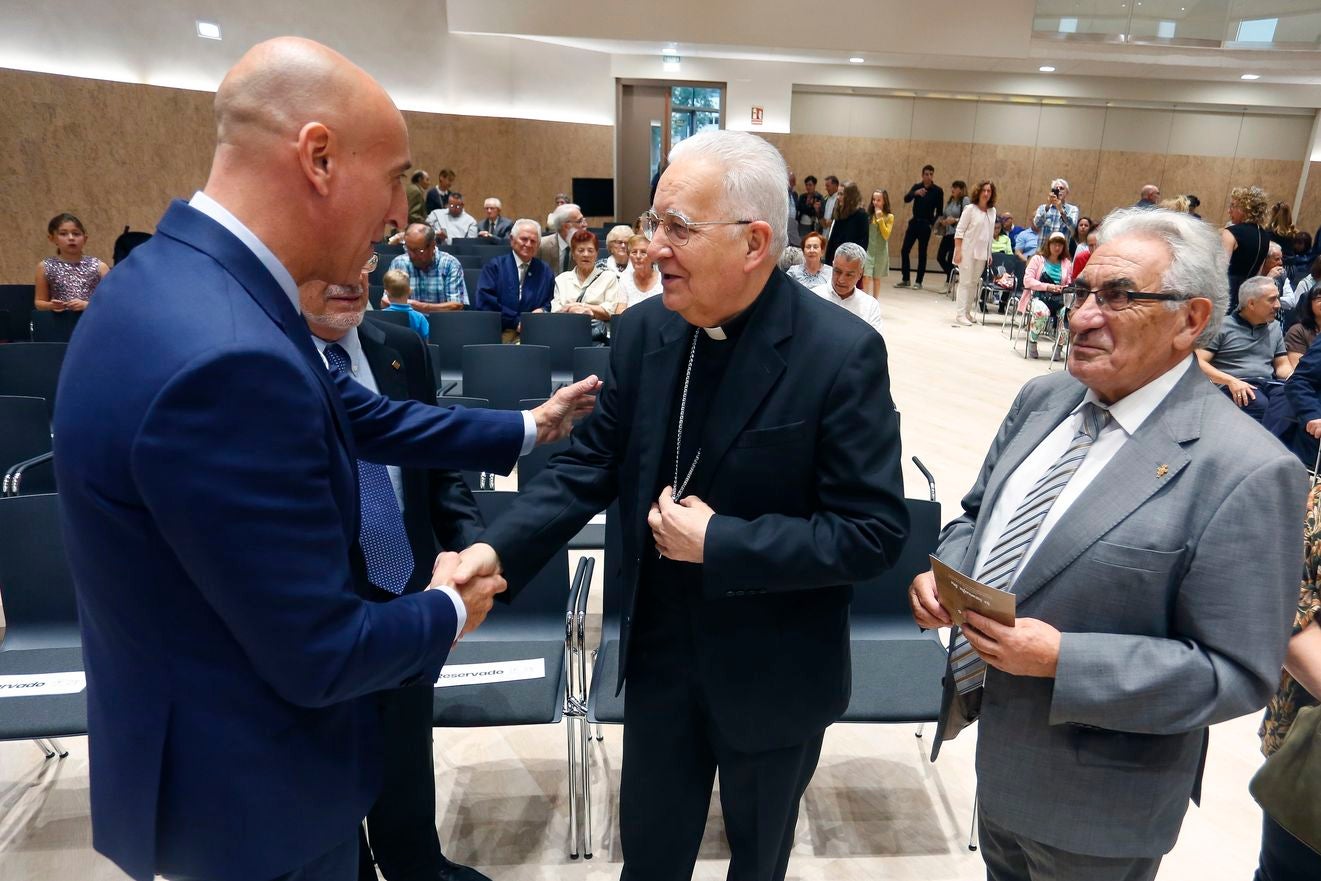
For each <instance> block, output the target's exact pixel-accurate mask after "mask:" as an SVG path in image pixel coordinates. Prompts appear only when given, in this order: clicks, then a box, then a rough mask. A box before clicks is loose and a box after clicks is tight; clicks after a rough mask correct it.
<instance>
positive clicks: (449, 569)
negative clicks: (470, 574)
mask: <svg viewBox="0 0 1321 881" xmlns="http://www.w3.org/2000/svg"><path fill="white" fill-rule="evenodd" d="M458 568H459V555H458V554H456V553H454V551H445V552H444V553H442V554H438V555H437V556H436V562H435V563H433V564H432V565H431V583H430V584H428V585H427V590H431V589H432V588H434V587H445V586H447V585H448V586H449V587H453V586H454V572H455V571H456V570H457V569H458Z"/></svg>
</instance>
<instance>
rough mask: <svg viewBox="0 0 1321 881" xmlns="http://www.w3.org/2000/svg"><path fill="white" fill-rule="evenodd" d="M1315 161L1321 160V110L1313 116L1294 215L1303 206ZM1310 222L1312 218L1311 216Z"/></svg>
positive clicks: (1294, 202)
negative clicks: (1309, 174) (1309, 176)
mask: <svg viewBox="0 0 1321 881" xmlns="http://www.w3.org/2000/svg"><path fill="white" fill-rule="evenodd" d="M1313 162H1321V110H1318V111H1317V112H1316V115H1315V116H1314V117H1313V118H1312V137H1311V138H1309V139H1308V141H1307V154H1306V155H1305V156H1303V173H1302V175H1301V176H1300V177H1299V179H1298V195H1296V196H1294V199H1293V216H1294V217H1295V218H1297V217H1298V212H1299V211H1301V210H1302V208H1303V193H1305V192H1306V191H1307V176H1308V172H1309V171H1311V169H1312V163H1313ZM1308 222H1309V223H1310V222H1311V219H1310V218H1309V221H1308Z"/></svg>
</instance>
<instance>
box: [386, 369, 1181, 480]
mask: <svg viewBox="0 0 1321 881" xmlns="http://www.w3.org/2000/svg"><path fill="white" fill-rule="evenodd" d="M390 366H391V367H393V368H394V369H395V370H398V369H399V368H400V367H403V366H404V365H402V364H400V363H399V362H398V361H391V362H390ZM1160 467H1162V468H1164V467H1165V466H1164V465H1162V466H1160ZM1162 476H1164V475H1162Z"/></svg>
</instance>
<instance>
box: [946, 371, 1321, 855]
mask: <svg viewBox="0 0 1321 881" xmlns="http://www.w3.org/2000/svg"><path fill="white" fill-rule="evenodd" d="M1085 392H1086V389H1085V388H1084V387H1083V386H1082V384H1081V383H1079V382H1078V381H1077V380H1075V379H1074V378H1073V377H1071V376H1069V375H1068V374H1064V373H1060V374H1053V375H1050V376H1045V377H1042V378H1040V379H1035V380H1032V381H1031V382H1029V383H1028V384H1027V385H1026V386H1024V387H1023V389H1022V391H1021V392H1019V395H1018V398H1017V400H1015V401H1014V405H1013V407H1012V409H1010V411H1009V415H1008V416H1007V417H1006V418H1005V420H1004V423H1003V424H1002V425H1001V426H1000V431H999V433H998V434H997V435H996V437H995V441H994V442H993V443H992V444H991V449H990V452H989V453H988V454H987V457H986V461H985V463H984V464H983V466H982V471H981V474H980V475H979V476H978V479H977V483H976V485H975V486H974V487H973V488H972V491H971V492H969V493H968V495H967V497H966V498H964V500H963V509H964V514H963V516H962V517H959V518H958V519H957V520H955V521H953V522H952V523H950V524H949V525H948V526H946V527H945V530H944V532H943V533H942V534H941V541H940V549H939V551H938V556H939V557H940V558H941V559H942V560H943V561H944V562H946V563H948V564H949V565H951V566H954V567H955V568H957V569H959V570H960V571H963V572H970V571H971V570H972V568H973V565H974V563H975V561H976V556H977V551H976V549H977V546H978V543H979V542H980V540H981V537H982V536H981V531H982V530H981V525H982V518H981V516H980V515H981V513H982V512H983V511H985V512H987V515H988V518H989V513H990V511H991V510H992V508H993V506H994V504H995V501H996V498H997V496H998V494H999V492H1000V490H1001V488H1002V487H1003V486H1004V483H1005V479H1006V478H1007V477H1008V476H1009V475H1010V474H1011V473H1012V472H1013V471H1014V469H1016V468H1017V467H1018V466H1019V465H1020V464H1021V463H1022V462H1023V460H1024V459H1025V458H1026V457H1027V456H1028V454H1029V453H1030V452H1031V451H1032V450H1033V449H1034V448H1035V447H1036V446H1037V444H1039V443H1040V442H1041V441H1042V440H1043V439H1044V438H1045V437H1046V435H1047V434H1049V433H1050V432H1051V431H1052V430H1053V429H1054V428H1055V427H1056V426H1058V425H1059V424H1060V423H1061V422H1062V421H1063V420H1064V419H1065V418H1066V417H1067V416H1068V414H1069V413H1070V412H1071V411H1072V410H1073V409H1074V408H1075V407H1076V406H1077V405H1078V403H1079V402H1080V401H1081V400H1082V398H1083V395H1084V393H1085ZM1306 493H1307V476H1306V473H1305V472H1304V470H1303V468H1302V466H1301V465H1300V464H1299V461H1298V459H1297V458H1296V457H1294V456H1293V455H1291V454H1290V453H1289V452H1288V451H1286V450H1285V448H1284V447H1283V446H1281V445H1280V444H1279V443H1278V442H1277V441H1276V440H1275V438H1273V437H1271V436H1270V435H1269V434H1268V433H1267V432H1266V431H1265V430H1263V429H1262V428H1261V426H1260V425H1259V424H1258V423H1256V422H1255V421H1253V420H1252V419H1251V418H1249V417H1247V416H1245V415H1244V414H1243V413H1241V412H1239V410H1238V408H1237V407H1235V406H1234V404H1233V403H1232V402H1231V401H1230V400H1229V399H1228V398H1226V397H1225V396H1224V395H1222V394H1220V393H1219V392H1218V391H1217V390H1216V389H1215V387H1214V386H1212V385H1211V383H1210V382H1208V381H1207V379H1206V377H1205V376H1204V375H1203V374H1202V372H1201V371H1200V370H1198V369H1197V367H1196V365H1194V366H1193V367H1192V368H1191V369H1190V370H1188V372H1187V373H1186V374H1185V375H1184V376H1183V378H1182V379H1181V380H1180V381H1179V383H1178V384H1177V385H1176V386H1175V387H1174V389H1173V390H1172V391H1171V392H1170V394H1169V396H1168V397H1166V399H1165V400H1164V401H1163V402H1162V403H1161V404H1160V405H1159V406H1158V407H1157V408H1156V410H1155V411H1154V412H1153V413H1152V414H1151V416H1149V417H1148V418H1147V420H1146V421H1145V422H1144V423H1143V424H1142V427H1141V428H1139V429H1138V431H1137V433H1136V434H1134V436H1133V437H1131V438H1130V439H1129V440H1128V441H1127V443H1125V444H1124V445H1123V446H1122V447H1121V448H1120V449H1119V451H1118V452H1117V453H1116V454H1115V456H1114V458H1113V459H1111V460H1110V462H1109V463H1107V464H1106V466H1105V468H1104V469H1103V470H1102V471H1101V473H1100V474H1098V475H1097V477H1096V479H1095V480H1094V481H1093V482H1092V483H1091V484H1090V485H1089V486H1088V487H1087V488H1086V490H1084V491H1083V494H1082V495H1081V496H1080V497H1079V498H1078V500H1077V501H1076V502H1074V504H1073V505H1072V506H1071V507H1070V508H1069V510H1068V511H1067V512H1066V513H1065V514H1064V516H1063V517H1062V518H1061V519H1060V521H1059V522H1058V523H1057V524H1056V525H1055V527H1054V528H1053V529H1052V530H1051V532H1050V533H1049V534H1048V535H1047V537H1046V538H1045V540H1044V542H1043V543H1042V545H1041V547H1040V548H1038V549H1037V552H1036V553H1035V554H1034V555H1033V556H1032V558H1031V559H1030V560H1029V561H1028V563H1027V565H1026V566H1025V567H1024V568H1023V571H1022V572H1021V573H1020V574H1019V577H1018V580H1017V582H1016V584H1015V589H1014V592H1015V594H1016V595H1017V597H1018V610H1019V612H1018V613H1019V615H1020V616H1021V617H1032V618H1039V619H1041V620H1043V621H1046V622H1047V623H1049V624H1051V625H1053V626H1055V627H1057V628H1059V629H1060V630H1061V631H1062V632H1063V637H1062V640H1061V644H1060V657H1059V665H1058V670H1057V674H1056V677H1055V679H1053V680H1052V679H1042V678H1033V677H1022V676H1011V675H1009V674H1006V673H1002V672H1000V671H999V670H996V669H994V668H989V669H988V671H987V678H986V688H985V690H984V693H983V694H982V702H981V717H980V721H981V726H980V730H979V732H978V736H977V778H978V797H979V800H980V804H981V809H982V811H983V812H984V814H985V816H986V817H987V819H989V820H991V821H992V822H994V823H997V824H998V825H1000V826H1002V827H1004V828H1005V829H1008V830H1009V831H1011V832H1014V833H1017V834H1019V835H1022V836H1025V837H1028V838H1031V839H1033V840H1036V841H1040V842H1043V843H1045V844H1048V845H1051V846H1054V847H1058V848H1062V849H1064V850H1068V851H1072V852H1074V853H1081V854H1092V855H1096V856H1109V857H1142V856H1146V857H1152V856H1159V855H1161V854H1164V853H1167V852H1168V851H1169V850H1170V848H1172V847H1173V846H1174V842H1175V839H1176V838H1177V837H1178V833H1179V826H1180V825H1181V824H1182V822H1183V816H1184V813H1185V812H1186V810H1187V806H1188V800H1189V797H1190V796H1191V795H1192V794H1193V792H1194V790H1195V789H1196V788H1197V785H1198V783H1199V781H1200V771H1201V761H1202V758H1203V754H1204V753H1203V750H1204V746H1205V742H1206V737H1207V733H1208V732H1207V726H1209V725H1212V724H1215V723H1216V722H1221V721H1223V720H1225V719H1232V718H1234V717H1236V716H1241V715H1243V714H1245V713H1249V712H1252V711H1254V710H1257V709H1259V708H1260V707H1262V706H1263V705H1264V704H1265V703H1266V700H1267V698H1268V697H1269V696H1270V695H1271V694H1272V693H1273V692H1274V690H1275V686H1276V683H1277V682H1278V680H1279V675H1280V667H1281V664H1282V663H1283V660H1284V649H1285V645H1286V642H1287V640H1288V636H1289V631H1290V626H1291V622H1292V620H1293V614H1294V610H1295V608H1296V605H1297V601H1298V585H1299V578H1300V574H1301V571H1302V559H1303V558H1302V552H1303V546H1302V521H1303V515H1304V504H1305V497H1306ZM949 680H950V677H948V676H947V677H946V681H947V686H948V682H949ZM947 703H948V701H947Z"/></svg>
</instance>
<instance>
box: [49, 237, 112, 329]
mask: <svg viewBox="0 0 1321 881" xmlns="http://www.w3.org/2000/svg"><path fill="white" fill-rule="evenodd" d="M46 234H47V235H48V236H49V238H50V241H51V244H53V245H54V246H55V249H56V250H55V256H54V257H47V258H46V259H45V260H42V261H41V262H40V263H38V264H37V296H36V302H35V305H36V307H37V308H38V309H40V310H42V311H43V312H65V311H69V312H81V311H83V310H84V309H86V308H87V301H88V300H89V299H91V296H92V291H94V290H96V286H97V285H98V284H100V282H101V279H102V278H104V277H105V274H106V273H107V272H109V271H110V267H109V266H106V265H105V263H104V262H102V261H101V260H98V259H97V258H95V257H89V256H85V255H84V254H83V245H85V244H87V230H86V229H85V228H84V227H83V222H82V221H81V220H79V219H78V218H77V217H74V216H73V215H72V214H67V213H66V214H57V215H55V216H54V217H52V218H51V221H50V223H48V224H46Z"/></svg>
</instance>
